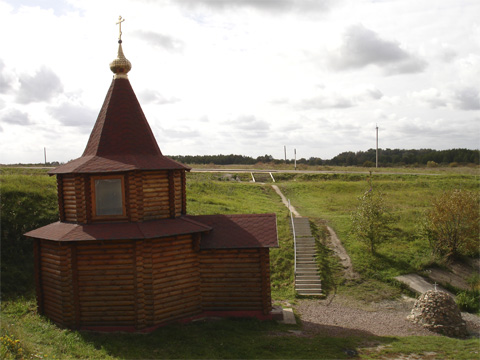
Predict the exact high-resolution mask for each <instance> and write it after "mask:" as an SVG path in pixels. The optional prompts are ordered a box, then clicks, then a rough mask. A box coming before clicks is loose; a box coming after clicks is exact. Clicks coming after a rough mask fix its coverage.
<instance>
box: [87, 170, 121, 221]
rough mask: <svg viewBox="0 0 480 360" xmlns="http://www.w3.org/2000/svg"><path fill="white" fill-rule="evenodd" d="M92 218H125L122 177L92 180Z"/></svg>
mask: <svg viewBox="0 0 480 360" xmlns="http://www.w3.org/2000/svg"><path fill="white" fill-rule="evenodd" d="M92 187H93V205H94V217H102V218H105V217H114V218H116V217H123V216H125V201H124V184H123V177H122V176H115V177H114V176H112V177H95V178H93V179H92Z"/></svg>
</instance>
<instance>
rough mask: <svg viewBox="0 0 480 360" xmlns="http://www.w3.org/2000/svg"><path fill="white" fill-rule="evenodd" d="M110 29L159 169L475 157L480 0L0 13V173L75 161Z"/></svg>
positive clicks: (17, 1)
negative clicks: (167, 161)
mask: <svg viewBox="0 0 480 360" xmlns="http://www.w3.org/2000/svg"><path fill="white" fill-rule="evenodd" d="M119 15H122V16H123V17H124V18H125V19H126V21H125V22H124V23H123V25H122V31H123V36H122V39H123V50H124V53H125V56H126V57H127V58H128V59H129V60H130V61H131V62H132V66H133V67H132V70H131V72H130V73H129V79H130V82H131V84H132V86H133V89H134V91H135V92H136V94H137V97H138V99H139V101H140V104H141V105H142V108H143V111H144V112H145V115H146V117H147V119H148V121H149V123H150V126H151V127H152V130H153V132H154V134H155V136H156V138H157V141H158V143H159V146H160V148H161V150H162V152H163V153H164V154H166V155H177V154H178V155H196V154H211V155H213V154H230V153H234V154H243V155H249V156H253V157H257V156H259V155H264V154H271V155H273V156H274V157H275V158H283V156H284V155H283V149H284V146H286V147H287V156H288V157H289V158H293V149H297V157H298V158H301V157H305V158H309V157H312V156H314V157H320V158H323V159H330V158H332V157H333V156H335V155H337V154H338V153H340V152H343V151H359V150H368V149H370V148H374V147H375V127H376V126H377V125H378V127H379V147H380V148H401V149H407V148H408V149H410V148H415V149H419V148H433V149H439V150H441V149H451V148H469V149H478V148H479V147H480V144H479V141H480V22H479V20H478V19H479V18H480V1H478V0H421V1H419V0H115V1H109V0H101V1H99V0H0V34H1V35H0V163H4V164H6V163H7V164H8V163H18V162H22V163H36V162H43V160H44V158H43V149H44V147H46V148H47V160H48V161H61V162H66V161H69V160H71V159H74V158H77V157H79V156H81V154H82V152H83V150H84V148H85V145H86V143H87V140H88V136H89V133H90V131H91V130H92V127H93V124H94V123H95V120H96V118H97V115H98V112H99V110H100V108H101V106H102V103H103V100H104V98H105V95H106V93H107V90H108V87H109V85H110V83H111V81H112V73H111V72H110V69H109V66H108V65H109V63H110V61H112V60H113V59H114V58H115V57H116V52H117V46H118V44H117V38H118V26H116V25H115V23H116V21H117V20H118V16H119Z"/></svg>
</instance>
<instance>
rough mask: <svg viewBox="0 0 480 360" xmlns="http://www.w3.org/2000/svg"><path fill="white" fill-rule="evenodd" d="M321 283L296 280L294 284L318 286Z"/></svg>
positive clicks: (317, 280)
mask: <svg viewBox="0 0 480 360" xmlns="http://www.w3.org/2000/svg"><path fill="white" fill-rule="evenodd" d="M320 282H321V281H320V279H311V280H302V279H298V278H297V279H296V280H295V284H297V285H316V284H319V283H320Z"/></svg>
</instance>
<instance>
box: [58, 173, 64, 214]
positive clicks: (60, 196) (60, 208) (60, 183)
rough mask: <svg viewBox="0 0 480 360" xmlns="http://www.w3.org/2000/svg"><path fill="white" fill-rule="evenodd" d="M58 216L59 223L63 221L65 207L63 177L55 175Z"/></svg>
mask: <svg viewBox="0 0 480 360" xmlns="http://www.w3.org/2000/svg"><path fill="white" fill-rule="evenodd" d="M57 194H58V215H59V217H60V221H65V206H64V198H63V175H61V174H58V175H57Z"/></svg>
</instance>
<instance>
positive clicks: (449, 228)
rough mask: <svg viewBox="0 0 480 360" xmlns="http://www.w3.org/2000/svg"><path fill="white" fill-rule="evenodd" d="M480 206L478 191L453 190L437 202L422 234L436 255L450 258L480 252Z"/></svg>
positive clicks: (425, 220)
mask: <svg viewBox="0 0 480 360" xmlns="http://www.w3.org/2000/svg"><path fill="white" fill-rule="evenodd" d="M479 224H480V209H479V196H478V194H477V193H474V192H471V191H466V190H453V191H449V192H446V193H444V194H442V195H441V196H439V197H437V198H436V199H435V200H434V201H433V207H432V209H430V210H429V211H427V212H426V214H425V218H424V221H423V224H422V230H421V232H422V235H423V237H424V238H426V239H427V240H428V241H429V243H430V246H431V248H432V250H433V252H434V254H437V255H441V256H445V257H446V258H453V257H458V256H459V255H467V256H471V255H477V254H478V253H479V246H480V228H479Z"/></svg>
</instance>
